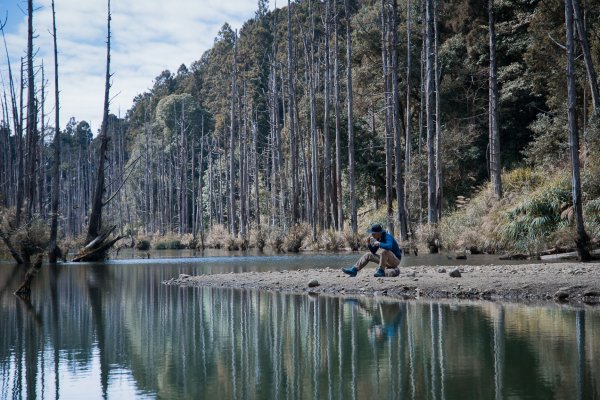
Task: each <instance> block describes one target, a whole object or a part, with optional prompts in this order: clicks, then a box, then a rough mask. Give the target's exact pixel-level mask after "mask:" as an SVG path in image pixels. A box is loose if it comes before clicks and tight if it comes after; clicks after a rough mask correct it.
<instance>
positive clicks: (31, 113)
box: [25, 0, 37, 222]
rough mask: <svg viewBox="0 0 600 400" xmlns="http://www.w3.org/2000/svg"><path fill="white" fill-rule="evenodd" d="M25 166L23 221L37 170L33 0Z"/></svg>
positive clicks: (27, 217)
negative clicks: (24, 208)
mask: <svg viewBox="0 0 600 400" xmlns="http://www.w3.org/2000/svg"><path fill="white" fill-rule="evenodd" d="M27 14H28V18H27V132H26V135H27V151H26V156H27V167H28V174H27V177H26V180H25V182H26V184H25V188H26V189H25V191H26V193H27V207H26V214H25V221H26V222H29V221H31V218H32V215H33V205H34V203H35V188H36V186H37V184H36V183H37V182H36V179H35V176H36V172H37V168H36V167H37V165H36V164H37V157H36V155H37V151H36V150H37V126H36V125H37V124H36V119H37V118H36V100H35V77H34V74H33V0H28V1H27Z"/></svg>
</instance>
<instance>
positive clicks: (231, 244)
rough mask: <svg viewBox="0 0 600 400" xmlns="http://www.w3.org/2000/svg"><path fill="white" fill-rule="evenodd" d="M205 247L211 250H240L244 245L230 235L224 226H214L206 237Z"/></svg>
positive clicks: (239, 239)
mask: <svg viewBox="0 0 600 400" xmlns="http://www.w3.org/2000/svg"><path fill="white" fill-rule="evenodd" d="M204 243H205V245H206V247H208V248H211V249H224V250H229V251H233V250H239V249H240V248H242V247H243V245H244V243H243V240H242V239H241V238H236V237H235V236H233V235H232V234H230V233H229V231H228V230H227V228H226V227H225V226H224V225H213V226H212V227H211V228H210V230H209V231H208V234H207V235H206V239H205V242H204Z"/></svg>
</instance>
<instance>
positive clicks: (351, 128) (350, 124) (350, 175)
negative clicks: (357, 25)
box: [344, 0, 358, 233]
mask: <svg viewBox="0 0 600 400" xmlns="http://www.w3.org/2000/svg"><path fill="white" fill-rule="evenodd" d="M344 6H345V11H346V78H347V80H348V87H347V90H348V94H347V97H348V98H347V104H348V180H349V181H350V185H349V186H350V187H349V190H350V226H351V227H352V232H353V233H356V232H357V231H358V220H357V215H356V178H355V176H354V163H355V160H354V118H353V115H352V111H353V104H352V32H351V29H350V9H349V7H348V0H344Z"/></svg>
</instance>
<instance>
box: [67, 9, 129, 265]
mask: <svg viewBox="0 0 600 400" xmlns="http://www.w3.org/2000/svg"><path fill="white" fill-rule="evenodd" d="M110 21H111V13H110V0H108V12H107V36H106V37H107V39H106V75H105V82H104V111H103V116H102V126H101V128H100V135H99V136H98V137H99V139H100V151H99V153H98V169H97V173H96V182H95V185H94V192H93V193H94V195H93V197H92V210H91V212H90V219H89V225H88V231H87V238H86V243H87V245H86V246H85V247H84V248H83V249H82V250H81V251H80V252H79V253H78V254H77V255H76V256H75V258H74V259H73V261H93V260H101V259H104V258H105V257H106V251H108V249H110V248H111V247H112V245H114V244H115V243H116V242H117V241H118V240H119V239H121V236H117V237H116V238H114V239H111V240H109V241H108V242H106V239H108V237H109V236H110V234H111V233H112V231H113V230H114V229H115V228H116V227H115V226H113V227H112V228H110V229H108V230H106V231H105V232H101V230H102V210H103V208H104V206H105V205H106V204H105V203H104V201H103V198H104V192H105V191H106V185H105V172H104V170H105V165H106V158H107V151H108V140H109V138H108V124H109V118H108V110H109V103H110V97H109V96H110V77H111V74H110V38H111V31H110Z"/></svg>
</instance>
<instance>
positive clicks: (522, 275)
mask: <svg viewBox="0 0 600 400" xmlns="http://www.w3.org/2000/svg"><path fill="white" fill-rule="evenodd" d="M374 271H375V269H374V268H373V267H371V268H369V267H366V268H365V269H363V270H362V271H360V272H359V274H358V276H356V277H354V278H351V277H348V276H346V275H345V274H344V273H343V272H342V271H341V270H337V269H331V268H324V269H306V270H298V271H269V272H260V273H259V272H245V273H235V274H234V273H229V274H213V275H198V276H190V275H184V274H182V275H180V276H179V277H174V278H172V279H169V280H167V281H164V282H163V283H164V284H166V285H179V286H204V287H222V288H240V289H241V288H244V289H258V290H267V291H281V292H289V293H314V294H329V295H350V296H354V295H364V296H387V297H392V298H399V299H416V298H464V299H486V300H508V301H520V302H540V301H541V302H547V301H558V302H569V303H586V304H599V303H600V263H547V264H523V265H508V266H507V265H501V266H500V265H484V266H462V267H446V266H418V267H405V268H402V269H401V272H400V276H398V277H395V278H375V277H374V276H373V273H374ZM453 276H456V277H453Z"/></svg>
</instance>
